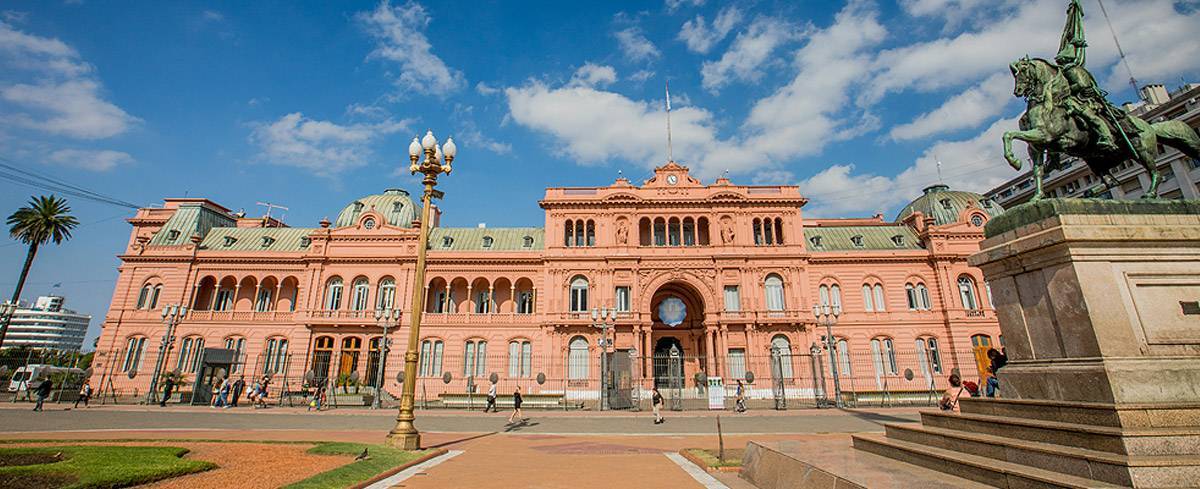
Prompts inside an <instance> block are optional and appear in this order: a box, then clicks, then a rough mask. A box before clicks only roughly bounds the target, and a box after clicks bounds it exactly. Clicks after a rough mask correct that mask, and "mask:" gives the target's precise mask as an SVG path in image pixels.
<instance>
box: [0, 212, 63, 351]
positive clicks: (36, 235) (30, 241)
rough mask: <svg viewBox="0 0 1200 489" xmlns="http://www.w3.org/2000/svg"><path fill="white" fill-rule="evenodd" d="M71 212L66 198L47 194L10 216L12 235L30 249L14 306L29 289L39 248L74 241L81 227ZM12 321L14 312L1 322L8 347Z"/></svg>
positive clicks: (1, 335) (0, 336)
mask: <svg viewBox="0 0 1200 489" xmlns="http://www.w3.org/2000/svg"><path fill="white" fill-rule="evenodd" d="M70 213H71V208H70V207H69V206H67V200H66V199H63V198H59V197H58V196H55V195H50V196H46V195H43V196H40V197H34V198H31V199H30V200H29V204H27V205H26V206H25V207H22V208H20V209H17V211H16V212H14V213H12V215H11V216H8V226H9V228H8V234H9V235H10V236H12V238H13V239H15V240H18V241H20V242H22V243H25V245H27V246H29V252H28V253H26V254H25V265H24V266H23V267H21V277H20V278H18V279H17V288H16V290H13V295H12V301H11V302H12V304H16V303H17V301H18V300H19V299H20V298H21V289H22V288H24V287H25V278H26V277H28V276H29V267H31V266H33V258H34V257H35V256H37V250H38V247H40V246H42V245H44V244H46V243H48V242H51V241H53V242H54V244H56V245H57V244H61V243H62V242H63V241H67V240H69V239H71V229H73V228H74V227H75V226H78V225H79V221H78V220H76V219H75V216H72V215H71V214H70ZM11 320H12V313H9V314H6V315H5V316H4V318H3V319H2V321H3V322H0V347H2V346H4V336H5V335H6V334H8V324H9V322H10V321H11Z"/></svg>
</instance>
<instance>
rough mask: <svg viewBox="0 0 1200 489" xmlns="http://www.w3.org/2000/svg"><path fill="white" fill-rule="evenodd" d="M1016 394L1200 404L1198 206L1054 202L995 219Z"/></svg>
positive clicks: (1009, 379) (995, 253)
mask: <svg viewBox="0 0 1200 489" xmlns="http://www.w3.org/2000/svg"><path fill="white" fill-rule="evenodd" d="M986 231H987V236H989V237H988V238H987V239H986V240H984V241H983V243H982V244H981V251H980V253H979V254H976V255H974V256H972V257H971V258H970V263H971V265H974V266H977V267H979V268H980V269H982V270H983V275H984V277H986V279H987V281H988V283H989V284H990V285H991V290H992V299H993V301H994V303H995V306H996V315H997V318H998V319H999V321H1000V331H1001V332H1002V333H1003V334H1004V343H1005V345H1006V347H1007V353H1008V358H1009V361H1010V363H1009V365H1008V367H1006V368H1005V369H1004V370H1002V371H1001V373H1000V379H1001V380H1002V382H1001V391H1000V392H1001V394H1002V396H1003V397H1005V398H1009V399H1036V400H1055V401H1081V402H1099V403H1115V404H1123V403H1136V404H1147V403H1179V402H1192V403H1200V202H1183V201H1166V202H1119V201H1100V200H1082V201H1081V200H1069V199H1049V200H1043V201H1041V202H1038V203H1036V204H1033V205H1026V206H1019V207H1017V208H1015V209H1012V210H1011V211H1010V212H1009V213H1006V214H1004V215H1001V216H999V217H997V218H996V219H994V220H993V221H992V222H990V223H988V227H987V229H986Z"/></svg>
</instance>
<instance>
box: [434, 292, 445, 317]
mask: <svg viewBox="0 0 1200 489" xmlns="http://www.w3.org/2000/svg"><path fill="white" fill-rule="evenodd" d="M433 312H435V313H439V314H440V313H444V312H446V293H445V292H437V293H435V294H433Z"/></svg>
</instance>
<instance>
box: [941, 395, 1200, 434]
mask: <svg viewBox="0 0 1200 489" xmlns="http://www.w3.org/2000/svg"><path fill="white" fill-rule="evenodd" d="M959 407H960V409H962V412H963V413H965V414H983V415H991V416H1004V417H1023V418H1027V419H1040V420H1043V421H1059V422H1069V423H1079V424H1086V425H1093V426H1109V427H1114V428H1117V427H1124V428H1167V427H1185V426H1196V425H1198V424H1200V418H1197V410H1198V409H1200V404H1198V403H1186V402H1180V403H1169V404H1163V403H1159V404H1122V405H1119V406H1117V405H1113V404H1105V403H1099V402H1079V401H1046V400H1036V399H999V398H987V399H985V398H977V397H975V398H971V397H969V398H963V399H960V400H959Z"/></svg>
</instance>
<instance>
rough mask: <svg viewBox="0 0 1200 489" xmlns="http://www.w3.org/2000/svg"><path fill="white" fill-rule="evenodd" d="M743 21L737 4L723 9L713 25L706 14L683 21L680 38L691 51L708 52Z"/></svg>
mask: <svg viewBox="0 0 1200 489" xmlns="http://www.w3.org/2000/svg"><path fill="white" fill-rule="evenodd" d="M741 21H742V11H741V10H739V9H738V8H737V7H735V6H732V5H731V6H728V7H725V8H724V9H722V10H721V12H720V13H718V14H717V16H716V18H714V19H713V21H712V25H709V24H708V21H706V20H704V16H701V15H697V16H696V18H695V19H692V20H689V21H687V22H684V23H683V27H681V28H680V29H679V36H678V39H679V40H680V41H683V42H684V44H687V48H688V50H689V51H692V52H694V53H701V54H703V53H707V52H708V50H709V49H712V47H713V45H715V44H716V43H718V42H721V40H722V39H725V36H727V35H729V31H731V30H733V28H734V27H735V26H737V24H738V23H739V22H741Z"/></svg>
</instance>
